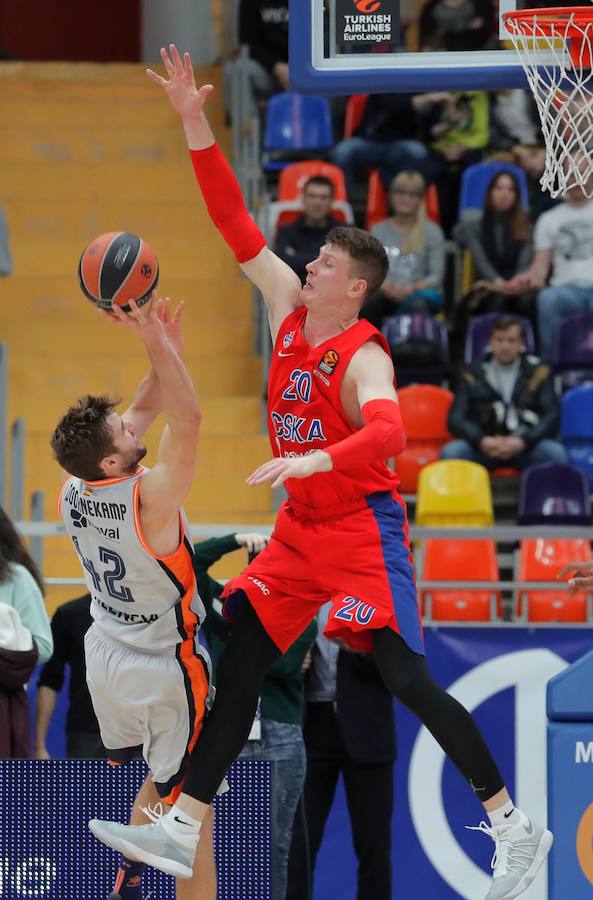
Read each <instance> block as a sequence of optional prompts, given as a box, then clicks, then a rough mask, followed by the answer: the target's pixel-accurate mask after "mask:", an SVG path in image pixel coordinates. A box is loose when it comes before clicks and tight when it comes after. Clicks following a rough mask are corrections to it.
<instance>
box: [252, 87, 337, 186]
mask: <svg viewBox="0 0 593 900" xmlns="http://www.w3.org/2000/svg"><path fill="white" fill-rule="evenodd" d="M333 143H334V136H333V129H332V120H331V112H330V106H329V101H328V99H327V97H311V96H305V95H303V94H296V93H294V92H293V91H286V92H285V93H282V94H275V95H274V96H273V97H272V98H271V99H270V101H269V103H268V107H267V111H266V124H265V130H264V160H265V161H264V168H265V169H266V170H267V171H278V170H280V169H283V168H284V167H285V166H287V165H289V164H290V163H291V162H294V159H295V154H297V155H298V153H299V152H301V151H302V152H305V151H308V153H309V155H310V154H311V151H324V150H328V149H329V148H330V147H333ZM270 154H286V155H287V158H286V159H271V158H268V157H269V155H270Z"/></svg>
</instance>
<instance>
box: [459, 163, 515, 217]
mask: <svg viewBox="0 0 593 900" xmlns="http://www.w3.org/2000/svg"><path fill="white" fill-rule="evenodd" d="M497 172H511V173H512V174H513V175H514V176H515V177H516V179H517V181H518V182H519V185H520V187H521V203H522V204H523V206H524V208H525V209H527V208H528V206H529V201H528V198H527V178H526V177H525V172H524V171H523V169H520V168H519V166H515V165H513V164H512V163H504V162H481V163H476V164H475V165H474V166H468V167H467V169H466V170H465V171H464V173H463V176H462V178H461V194H460V197H459V218H460V219H461V217H462V215H463V213H464V212H465V210H466V209H482V207H483V205H484V196H485V194H486V190H487V188H488V185H489V184H490V182H491V181H492V179H493V178H494V176H495V175H496V173H497Z"/></svg>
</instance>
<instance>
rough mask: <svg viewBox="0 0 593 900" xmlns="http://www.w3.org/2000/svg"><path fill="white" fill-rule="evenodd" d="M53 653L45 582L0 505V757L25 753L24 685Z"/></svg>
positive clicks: (26, 737)
mask: <svg viewBox="0 0 593 900" xmlns="http://www.w3.org/2000/svg"><path fill="white" fill-rule="evenodd" d="M52 652H53V639H52V634H51V627H50V623H49V618H48V615H47V612H46V609H45V604H44V602H43V582H42V580H41V575H40V574H39V570H38V568H37V566H36V565H35V563H34V562H33V560H32V559H31V557H30V555H29V553H28V552H27V549H26V547H25V545H24V543H23V540H22V538H21V537H20V535H19V533H18V531H17V530H16V528H15V527H14V525H13V524H12V522H11V520H10V518H9V517H8V516H7V514H6V513H5V512H4V510H3V509H2V507H0V722H1V723H2V728H1V729H0V756H1V757H28V756H29V707H28V704H27V695H26V693H25V685H26V683H27V681H28V680H29V677H30V676H31V673H32V672H33V670H34V668H35V666H36V665H37V662H47V660H48V659H49V657H50V656H51V655H52Z"/></svg>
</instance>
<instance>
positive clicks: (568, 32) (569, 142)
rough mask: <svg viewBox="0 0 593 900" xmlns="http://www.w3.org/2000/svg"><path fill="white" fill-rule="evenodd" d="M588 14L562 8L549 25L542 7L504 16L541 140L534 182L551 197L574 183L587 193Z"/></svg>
mask: <svg viewBox="0 0 593 900" xmlns="http://www.w3.org/2000/svg"><path fill="white" fill-rule="evenodd" d="M538 12H539V13H541V14H540V15H539V21H538ZM579 12H580V13H581V15H579ZM589 14H590V17H591V21H587V20H586V19H587V17H586V16H585V17H583V15H582V10H580V11H576V10H575V11H572V12H571V11H570V10H566V12H565V13H563V14H559V15H557V16H555V17H554V22H553V24H552V25H551V24H550V15H549V14H548V15H546V10H545V9H542V10H539V11H538V10H533V12H532V13H531V14H530V15H529V16H527V17H525V18H523V17H520V18H516V19H515V18H512V14H511V15H509V17H508V18H507V16H506V15H505V16H504V21H505V25H506V29H507V32H508V33H509V34H510V35H511V37H512V40H513V44H514V45H515V49H516V51H517V53H518V54H519V58H520V60H521V64H522V66H523V68H524V70H525V74H526V75H527V79H528V81H529V86H530V88H531V90H532V91H533V95H534V97H535V99H536V102H537V107H538V110H539V115H540V119H541V124H542V132H543V136H544V140H545V143H546V162H545V168H544V174H543V175H542V178H541V180H540V184H541V186H542V190H548V191H549V192H550V194H551V196H552V197H558V196H559V195H560V194H564V193H565V191H567V190H568V189H569V188H572V187H577V186H580V187H581V188H582V190H583V192H584V193H585V194H586V195H587V197H592V196H593V161H592V160H593V70H592V68H591V66H592V60H593V10H591V11H589ZM571 43H572V54H571Z"/></svg>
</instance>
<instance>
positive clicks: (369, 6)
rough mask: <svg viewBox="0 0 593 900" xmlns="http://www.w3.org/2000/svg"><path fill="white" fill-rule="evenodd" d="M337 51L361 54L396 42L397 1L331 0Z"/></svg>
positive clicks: (397, 39)
mask: <svg viewBox="0 0 593 900" xmlns="http://www.w3.org/2000/svg"><path fill="white" fill-rule="evenodd" d="M334 2H335V4H336V17H335V22H336V26H335V27H336V33H335V43H336V49H337V51H338V52H339V53H361V52H362V53H364V52H369V51H372V50H374V49H378V48H379V47H380V49H381V50H396V49H397V46H398V44H399V0H334Z"/></svg>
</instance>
